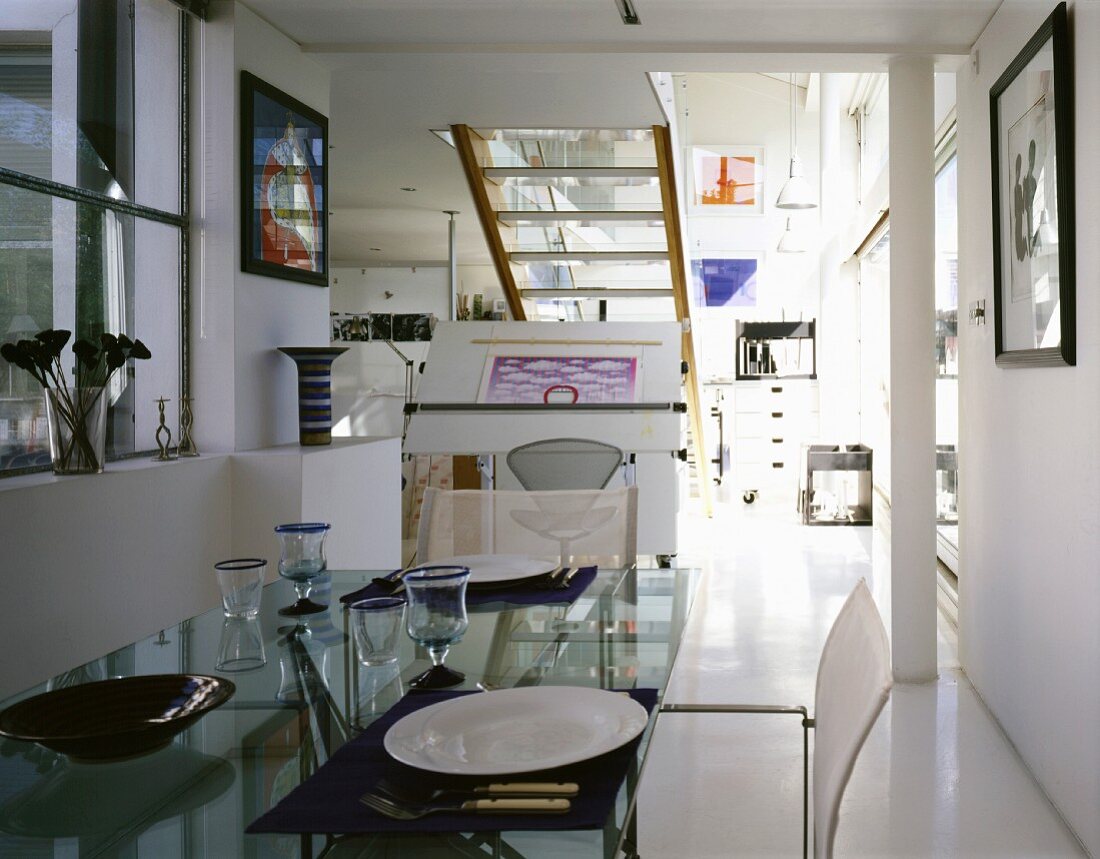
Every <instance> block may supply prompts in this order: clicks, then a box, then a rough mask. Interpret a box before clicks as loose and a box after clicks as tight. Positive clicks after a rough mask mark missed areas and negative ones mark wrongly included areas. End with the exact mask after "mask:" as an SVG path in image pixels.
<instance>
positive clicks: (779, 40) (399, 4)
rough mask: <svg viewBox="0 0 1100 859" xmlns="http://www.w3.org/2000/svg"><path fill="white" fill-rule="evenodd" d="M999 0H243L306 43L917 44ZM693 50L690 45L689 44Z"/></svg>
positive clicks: (948, 43)
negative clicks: (631, 11) (626, 7)
mask: <svg viewBox="0 0 1100 859" xmlns="http://www.w3.org/2000/svg"><path fill="white" fill-rule="evenodd" d="M999 3H1000V0H634V4H635V7H636V9H637V11H638V14H639V17H640V18H641V25H640V26H626V25H624V24H623V23H622V21H621V19H620V18H619V14H618V11H617V10H616V7H615V4H614V2H613V0H312V2H302V0H247V4H246V5H248V6H249V7H251V8H252V9H253V10H254V11H256V12H257V13H259V14H260V15H262V16H263V17H265V18H266V19H267V20H268V21H270V22H271V23H272V24H274V25H275V26H276V27H278V28H280V29H281V30H283V31H284V32H286V33H287V34H288V35H289V36H291V38H293V39H294V40H295V41H297V42H299V43H300V44H303V45H345V46H346V45H390V46H393V45H435V46H439V45H489V44H492V45H509V46H522V45H532V44H540V45H548V44H551V45H560V46H575V45H577V44H578V43H606V44H616V45H620V46H625V47H627V48H629V49H637V50H652V46H653V45H658V44H661V45H668V46H676V48H675V49H677V50H683V49H684V47H685V46H687V45H692V44H693V43H698V44H708V45H714V44H722V43H724V44H737V45H740V46H772V47H774V46H777V45H792V44H813V45H818V46H822V45H831V46H845V45H854V44H858V45H861V46H864V47H865V48H866V47H868V46H870V47H874V46H876V45H877V46H888V47H894V46H898V45H921V46H924V47H925V48H931V49H934V50H935V51H936V52H938V53H950V52H956V51H958V50H963V51H964V52H965V50H966V49H967V48H968V47H969V46H970V45H971V44H973V42H974V41H975V40H976V39H977V37H978V34H979V33H980V32H981V31H982V29H983V28H984V26H985V24H986V22H987V21H988V20H989V18H990V17H991V16H992V14H993V12H994V10H995V9H996V8H997V6H998V5H999ZM689 49H690V48H689Z"/></svg>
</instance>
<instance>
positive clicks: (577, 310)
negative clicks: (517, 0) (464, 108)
mask: <svg viewBox="0 0 1100 859" xmlns="http://www.w3.org/2000/svg"><path fill="white" fill-rule="evenodd" d="M451 138H452V143H453V144H454V147H455V150H456V151H457V152H458V156H459V160H460V161H461V163H462V168H463V171H464V172H465V175H466V179H467V182H468V183H469V187H470V192H471V194H472V196H473V199H474V204H475V207H476V209H477V215H478V220H479V221H480V223H481V227H482V230H483V232H484V234H485V239H486V242H487V244H488V247H489V253H490V255H491V257H492V260H493V266H494V268H495V269H496V273H497V277H498V278H499V280H500V283H501V285H502V287H503V289H504V295H505V298H506V300H507V303H508V311H509V314H510V316H511V317H512V318H513V319H516V320H527V319H531V320H566V319H568V320H577V321H583V320H600V321H603V320H612V321H619V320H621V321H663V320H676V321H679V322H680V323H681V330H682V331H683V334H682V342H681V351H682V355H683V360H684V362H685V364H686V366H687V373H686V374H685V376H684V394H685V399H686V401H687V408H688V419H689V422H688V427H689V430H688V431H689V435H690V437H691V438H692V439H702V438H703V432H702V411H701V401H700V394H699V379H698V373H697V370H696V362H695V350H694V347H693V344H692V338H691V328H690V324H686V323H687V320H688V319H689V314H690V311H689V304H688V298H687V289H686V268H685V265H684V253H683V243H682V239H681V236H682V232H681V226H680V215H679V211H678V207H677V195H676V182H675V178H674V176H675V174H674V171H673V162H672V142H671V136H670V134H669V130H668V128H667V127H665V126H660V125H655V126H653V127H652V128H647V129H602V130H597V129H538V130H527V129H493V130H485V129H481V130H474V129H472V128H470V127H469V126H467V125H453V126H451ZM693 446H694V445H693ZM694 466H695V468H694V469H693V470H694V473H695V477H696V482H697V487H696V488H697V490H698V494H699V496H700V497H701V498H702V501H703V506H704V509H705V510H706V513H707V515H710V513H711V488H710V476H709V461H708V457H706V456H695V457H694Z"/></svg>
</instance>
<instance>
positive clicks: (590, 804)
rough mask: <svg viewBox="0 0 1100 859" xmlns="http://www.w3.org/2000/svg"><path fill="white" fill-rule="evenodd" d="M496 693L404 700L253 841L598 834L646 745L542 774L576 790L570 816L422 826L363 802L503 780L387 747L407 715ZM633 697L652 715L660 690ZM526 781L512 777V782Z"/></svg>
mask: <svg viewBox="0 0 1100 859" xmlns="http://www.w3.org/2000/svg"><path fill="white" fill-rule="evenodd" d="M492 694H493V693H492V692H418V693H417V694H415V695H407V696H406V697H404V698H403V699H401V700H400V701H399V702H398V703H397V704H395V705H394V706H393V707H392V708H391V709H390V711H389V712H388V713H386V714H385V715H384V716H382V717H381V718H380V719H378V720H377V721H376V722H374V723H373V724H372V725H371V726H370V727H369V728H367V730H366V731H364V732H363V733H362V734H360V735H359V736H358V737H356V738H355V739H354V740H351V741H350V742H348V743H346V744H345V745H344V746H343V747H342V748H341V749H340V750H339V751H338V752H336V754H335V755H333V756H332V758H331V759H330V760H329V762H328V763H326V764H325V765H324V766H322V767H321V768H320V769H319V770H318V771H317V772H316V773H314V774H313V775H312V776H311V777H310V778H309V779H307V780H306V781H305V782H303V783H302V784H300V785H299V786H298V787H296V788H295V789H294V790H292V791H291V792H290V793H289V794H288V795H287V796H286V797H285V798H284V799H283V800H282V802H280V803H279V804H278V805H276V806H275V807H274V808H273V809H271V810H270V811H268V812H267V813H266V814H264V815H262V816H261V817H260V818H258V819H257V820H255V821H253V822H252V825H251V826H249V827H248V829H247V830H246V832H250V833H253V834H256V833H267V832H279V833H315V834H326V833H328V834H334V835H343V834H356V835H358V834H365V833H370V832H496V831H501V830H510V831H517V830H532V829H599V828H600V827H602V826H603V825H604V824H605V823H606V822H607V818H608V815H610V814H611V811H612V809H613V807H614V805H615V797H616V796H618V793H619V787H620V785H621V784H622V781H623V779H624V778H625V777H626V773H627V769H628V768H629V766H630V763H631V761H632V760H633V759H634V757H635V754H636V751H637V748H638V743H639V742H640V740H641V738H640V737H639V738H638V739H635V740H633V741H631V742H629V743H627V744H626V745H625V746H623V747H622V748H619V749H616V750H615V751H613V752H608V753H607V754H606V755H601V756H600V757H598V758H593V759H592V760H590V761H584V762H582V763H579V764H572V765H570V766H567V767H559V768H557V769H552V770H541V771H539V772H538V774H537V775H538V781H566V782H568V781H571V782H576V783H577V785H578V786H579V787H580V792H579V793H578V795H577V796H576V797H574V798H573V801H572V802H573V805H572V809H571V810H570V811H569V813H568V814H561V815H522V814H508V815H489V814H443V813H440V814H433V815H429V816H428V817H424V818H421V819H420V820H393V819H391V818H389V817H384V816H382V815H380V814H377V813H376V812H374V811H371V810H370V809H369V808H367V807H366V806H365V805H363V804H362V803H361V802H360V801H359V797H360V796H362V795H363V794H364V793H366V792H367V791H368V790H370V788H371V787H372V786H373V785H374V784H375V783H377V782H378V780H379V779H382V778H385V779H388V780H390V781H392V782H395V783H397V784H401V785H407V786H409V787H415V788H417V789H421V790H426V789H429V788H432V789H434V788H462V787H470V786H473V785H477V784H485V783H486V782H488V781H501V780H504V779H503V777H501V776H494V777H493V778H492V779H490V778H488V777H484V776H483V777H480V778H471V777H465V778H463V777H457V776H445V775H438V774H436V773H427V772H424V771H422V770H418V769H415V768H413V767H409V766H405V765H404V764H400V763H398V762H397V761H395V760H394V759H393V758H391V757H390V756H389V755H388V754H387V753H386V750H385V749H384V748H383V746H382V738H383V737H384V736H385V735H386V731H388V730H389V728H390V726H391V725H393V724H394V723H395V722H397V721H398V720H399V719H402V718H404V717H405V716H407V715H408V714H409V713H412V712H414V711H415V710H419V709H420V708H421V707H427V706H428V705H429V704H436V703H438V702H440V701H445V700H447V699H448V698H454V697H456V696H458V695H492ZM629 694H630V697H631V698H633V699H634V700H635V701H637V702H638V703H639V704H641V705H642V706H643V707H645V708H646V712H649V713H652V711H653V708H654V707H655V706H656V705H657V690H656V689H632V690H630V693H629ZM521 777H525V778H527V779H528V780H532V776H530V775H528V776H520V775H516V776H511V775H510V776H508V778H507V780H508V781H516V780H518V779H519V778H521Z"/></svg>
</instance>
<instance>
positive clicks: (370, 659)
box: [348, 597, 405, 665]
mask: <svg viewBox="0 0 1100 859" xmlns="http://www.w3.org/2000/svg"><path fill="white" fill-rule="evenodd" d="M348 615H349V620H350V622H351V630H352V635H354V636H355V652H356V655H357V656H358V657H359V662H360V663H362V664H363V665H385V664H386V663H388V662H396V661H397V635H398V632H399V630H400V629H401V620H402V618H403V617H404V616H405V601H404V600H403V599H400V598H399V597H380V598H378V599H370V600H359V602H355V603H352V604H351V605H350V606H348Z"/></svg>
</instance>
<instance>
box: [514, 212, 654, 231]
mask: <svg viewBox="0 0 1100 859" xmlns="http://www.w3.org/2000/svg"><path fill="white" fill-rule="evenodd" d="M497 220H498V221H500V222H501V223H502V224H504V225H506V226H509V227H515V226H519V225H521V224H537V225H538V226H540V227H565V226H569V225H570V224H577V223H590V224H603V223H612V222H619V221H629V222H641V223H645V224H650V225H653V226H658V225H661V224H664V222H665V218H664V213H663V212H661V211H660V210H659V209H650V210H648V211H638V210H630V211H627V210H623V209H617V210H609V209H604V210H589V211H583V212H582V211H579V210H578V211H564V212H563V211H553V210H550V211H546V210H541V209H532V210H521V211H503V212H497Z"/></svg>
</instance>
